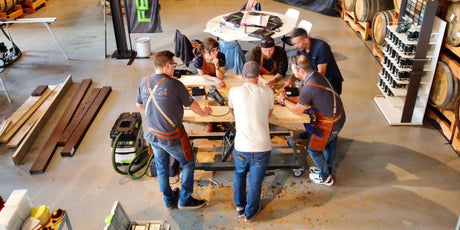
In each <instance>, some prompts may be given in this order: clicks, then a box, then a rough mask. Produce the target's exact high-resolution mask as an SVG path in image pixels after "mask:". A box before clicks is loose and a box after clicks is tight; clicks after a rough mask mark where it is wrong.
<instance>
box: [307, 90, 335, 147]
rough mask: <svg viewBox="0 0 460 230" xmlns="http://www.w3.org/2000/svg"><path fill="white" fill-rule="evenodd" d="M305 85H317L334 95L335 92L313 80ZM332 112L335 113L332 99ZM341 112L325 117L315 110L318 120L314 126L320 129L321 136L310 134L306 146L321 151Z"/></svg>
mask: <svg viewBox="0 0 460 230" xmlns="http://www.w3.org/2000/svg"><path fill="white" fill-rule="evenodd" d="M307 85H311V86H315V87H319V88H322V89H325V90H328V91H331V92H333V95H332V96H334V97H335V94H336V93H335V92H334V91H333V90H332V89H331V88H328V87H326V86H323V85H320V84H316V83H313V82H307ZM334 113H335V101H334ZM342 114H343V112H341V113H340V114H339V115H337V116H335V117H326V116H324V115H323V114H321V113H320V112H316V113H315V115H316V118H317V119H318V122H317V123H316V127H317V128H319V129H320V130H322V136H321V137H318V136H316V135H311V136H310V142H309V143H308V147H309V148H311V149H313V150H316V151H323V150H324V148H326V145H327V141H328V140H329V137H330V136H331V132H332V128H333V127H334V123H335V122H336V121H338V120H339V119H340V118H341V117H342Z"/></svg>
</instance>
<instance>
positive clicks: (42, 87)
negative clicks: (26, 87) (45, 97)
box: [30, 85, 48, 96]
mask: <svg viewBox="0 0 460 230" xmlns="http://www.w3.org/2000/svg"><path fill="white" fill-rule="evenodd" d="M46 89H48V85H39V86H37V88H35V89H34V91H32V93H31V94H30V96H41V95H42V94H43V93H44V92H45V90H46Z"/></svg>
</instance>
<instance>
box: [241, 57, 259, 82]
mask: <svg viewBox="0 0 460 230" xmlns="http://www.w3.org/2000/svg"><path fill="white" fill-rule="evenodd" d="M242 74H243V76H244V77H246V78H255V77H257V76H259V74H260V67H259V64H257V62H255V61H248V62H246V63H245V64H244V66H243V73H242Z"/></svg>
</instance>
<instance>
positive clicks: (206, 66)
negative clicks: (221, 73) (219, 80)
mask: <svg viewBox="0 0 460 230" xmlns="http://www.w3.org/2000/svg"><path fill="white" fill-rule="evenodd" d="M201 71H203V73H204V74H208V75H211V76H213V77H216V66H215V65H214V63H211V62H206V58H205V57H204V54H203V65H202V66H201Z"/></svg>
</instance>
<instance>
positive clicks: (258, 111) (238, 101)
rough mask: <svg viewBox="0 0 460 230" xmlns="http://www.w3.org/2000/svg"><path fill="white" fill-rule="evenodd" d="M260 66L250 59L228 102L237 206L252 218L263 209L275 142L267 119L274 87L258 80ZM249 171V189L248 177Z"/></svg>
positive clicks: (272, 103)
mask: <svg viewBox="0 0 460 230" xmlns="http://www.w3.org/2000/svg"><path fill="white" fill-rule="evenodd" d="M259 74H260V67H259V64H257V63H256V62H254V61H249V62H247V63H246V64H244V67H243V74H242V77H243V80H244V82H245V83H244V84H243V85H242V86H238V87H232V88H231V89H230V92H229V94H228V106H229V107H230V108H231V109H233V113H234V115H235V125H236V135H235V150H234V151H233V160H234V161H235V175H234V177H233V184H234V195H233V200H234V201H235V205H236V210H237V213H238V216H239V217H244V216H245V219H246V221H251V220H253V219H254V217H255V216H256V215H257V214H258V213H259V211H260V206H259V202H260V194H261V189H262V181H263V179H264V177H265V171H266V169H267V165H268V162H269V161H270V153H271V150H272V143H271V140H270V130H269V123H268V119H269V117H270V115H271V114H272V112H273V107H274V99H273V98H274V96H273V91H272V90H271V89H270V88H269V87H267V86H261V85H259V84H258V81H259V76H260V75H259ZM248 172H249V179H248V191H247V193H246V177H247V175H248Z"/></svg>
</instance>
